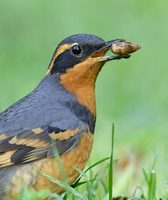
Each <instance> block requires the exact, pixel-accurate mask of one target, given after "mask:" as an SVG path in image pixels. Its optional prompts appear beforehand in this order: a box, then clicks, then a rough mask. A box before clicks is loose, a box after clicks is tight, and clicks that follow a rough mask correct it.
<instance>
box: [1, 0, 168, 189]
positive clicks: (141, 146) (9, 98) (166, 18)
mask: <svg viewBox="0 0 168 200" xmlns="http://www.w3.org/2000/svg"><path fill="white" fill-rule="evenodd" d="M167 8H168V1H167V0H159V1H158V0H148V1H145V0H141V1H140V0H139V1H138V0H124V1H123V0H92V1H90V0H85V1H81V0H69V1H68V0H57V1H56V0H49V1H46V0H36V1H34V0H29V1H23V0H15V1H13V0H1V1H0V94H1V95H0V111H2V110H3V109H5V108H6V107H7V106H9V105H11V104H12V103H14V102H16V101H17V100H18V99H19V98H21V97H22V96H24V95H26V94H27V93H29V92H30V91H31V90H32V89H33V88H34V87H35V86H36V85H37V84H38V83H39V81H40V80H41V79H42V77H43V76H44V74H45V72H46V69H47V66H48V64H49V61H50V58H51V56H52V53H53V51H54V50H55V48H56V45H57V44H58V43H59V42H60V41H61V40H62V39H64V38H65V37H67V36H68V35H71V34H74V33H92V34H96V35H98V36H100V37H102V38H104V39H105V40H111V39H116V38H124V39H127V40H128V41H131V42H136V43H138V44H140V45H141V46H142V49H141V50H140V51H138V52H137V53H135V54H134V55H133V56H132V57H131V58H130V59H128V60H120V61H113V62H109V63H108V64H106V66H105V67H104V68H103V70H102V72H101V74H100V75H99V77H98V80H97V88H96V95H97V126H96V133H95V143H94V148H93V151H92V156H91V160H97V159H100V158H103V157H105V156H107V155H109V153H110V137H111V124H112V122H114V123H115V127H116V136H115V137H116V140H115V157H116V158H119V159H120V158H122V157H124V159H125V157H127V156H128V157H130V155H131V156H132V155H133V157H134V156H135V160H137V159H138V161H137V162H139V160H140V164H139V166H140V168H141V167H142V166H145V167H148V166H151V165H152V161H153V160H154V158H155V156H156V158H157V168H158V169H159V172H158V173H159V177H160V178H159V181H160V182H159V183H160V186H161V187H166V184H165V181H166V180H167V179H168V171H167V168H168V135H167V134H168V133H167V130H168V122H167V119H168V89H167V87H168V66H167V58H168V50H167V47H168V36H167V35H168V12H167Z"/></svg>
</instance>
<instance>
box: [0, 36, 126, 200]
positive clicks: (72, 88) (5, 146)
mask: <svg viewBox="0 0 168 200" xmlns="http://www.w3.org/2000/svg"><path fill="white" fill-rule="evenodd" d="M122 41H123V39H116V40H110V41H108V42H106V41H105V40H103V39H102V38H100V37H98V36H96V35H92V34H84V33H80V34H74V35H71V36H69V37H67V38H66V39H64V40H63V41H62V42H61V43H60V44H59V45H58V46H57V48H56V50H55V52H54V54H53V56H52V58H51V61H50V63H49V66H48V69H47V73H46V75H45V76H44V78H43V79H42V80H41V81H40V83H39V84H38V85H37V87H36V88H35V89H34V90H33V91H32V92H30V93H29V94H28V95H26V96H25V97H23V98H22V99H20V100H18V101H17V102H16V103H15V104H13V105H12V106H10V107H9V108H7V109H6V110H4V111H3V112H1V113H0V177H1V178H0V196H1V199H2V200H9V199H12V198H16V197H17V196H18V195H19V193H20V192H21V191H22V188H23V186H26V187H27V188H33V189H35V190H37V191H40V190H44V189H50V190H51V191H52V192H55V193H57V194H61V193H62V192H64V188H62V187H61V186H59V185H57V184H55V183H53V182H51V180H49V179H48V178H47V177H46V176H44V175H43V174H42V173H44V174H46V175H49V176H51V177H54V178H56V179H58V180H61V181H66V182H67V183H68V184H69V185H71V184H73V183H74V181H75V180H76V179H77V178H78V177H79V172H78V171H77V170H76V169H75V168H77V169H79V170H83V169H84V167H85V165H86V163H87V161H88V159H89V155H90V152H91V149H92V145H93V136H94V130H95V123H96V98H95V83H96V79H97V76H98V74H99V72H100V71H101V69H102V67H103V65H104V64H105V63H106V62H107V61H110V60H116V59H122V58H128V57H129V55H114V54H113V55H106V52H107V51H109V50H110V48H111V45H112V44H113V43H116V42H122Z"/></svg>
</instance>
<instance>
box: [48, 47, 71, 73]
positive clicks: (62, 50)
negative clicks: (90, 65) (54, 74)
mask: <svg viewBox="0 0 168 200" xmlns="http://www.w3.org/2000/svg"><path fill="white" fill-rule="evenodd" d="M71 47H72V44H63V45H61V46H60V47H59V48H58V49H57V51H55V52H54V55H53V57H52V59H51V62H50V64H49V67H48V70H47V74H49V73H50V71H51V69H52V68H53V64H54V61H55V59H56V58H57V57H58V56H59V55H60V54H61V53H63V52H64V51H66V50H68V49H70V48H71Z"/></svg>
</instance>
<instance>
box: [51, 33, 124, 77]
mask: <svg viewBox="0 0 168 200" xmlns="http://www.w3.org/2000/svg"><path fill="white" fill-rule="evenodd" d="M120 41H123V40H122V39H116V40H112V41H108V42H105V41H104V40H103V39H101V38H100V37H97V36H95V35H91V34H76V35H72V36H69V37H68V38H66V39H64V40H63V41H62V42H61V43H60V44H59V45H58V47H57V48H56V50H55V52H54V55H53V57H52V60H51V62H50V65H49V68H48V73H51V74H52V73H57V74H58V75H63V74H65V73H67V72H68V71H76V72H77V73H78V75H81V76H82V75H84V74H82V73H83V72H86V73H87V75H89V70H90V69H91V68H93V67H94V68H96V69H97V70H96V69H95V70H96V71H100V69H101V67H102V65H103V64H104V63H105V62H106V61H109V60H114V59H118V58H119V56H118V55H115V56H114V55H113V56H104V55H105V53H106V52H107V51H108V50H109V49H110V47H111V45H112V44H113V43H116V42H120ZM120 58H122V56H120ZM98 69H99V70H98Z"/></svg>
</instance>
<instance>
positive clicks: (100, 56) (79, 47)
mask: <svg viewBox="0 0 168 200" xmlns="http://www.w3.org/2000/svg"><path fill="white" fill-rule="evenodd" d="M120 41H121V42H122V41H123V40H112V41H108V42H105V41H104V40H103V39H101V38H99V37H97V36H95V35H90V34H76V35H72V36H70V37H68V38H66V39H64V40H63V41H62V42H61V43H60V44H59V45H58V47H57V48H56V50H55V52H54V54H53V57H52V59H51V62H50V64H49V67H48V72H47V74H48V75H54V74H57V75H58V76H59V77H60V84H61V85H62V86H63V87H64V88H65V89H66V90H67V91H68V92H70V93H73V94H74V95H75V96H76V98H77V99H78V102H80V103H81V104H82V105H84V106H85V107H87V108H88V109H89V110H91V112H92V114H95V96H94V95H95V94H94V89H95V81H96V78H97V75H98V73H99V72H100V70H101V68H102V66H103V65H104V63H105V62H107V61H109V60H114V59H120V58H122V57H128V56H121V55H111V56H105V54H106V52H107V51H108V50H109V49H110V48H111V45H112V44H113V43H116V42H120Z"/></svg>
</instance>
